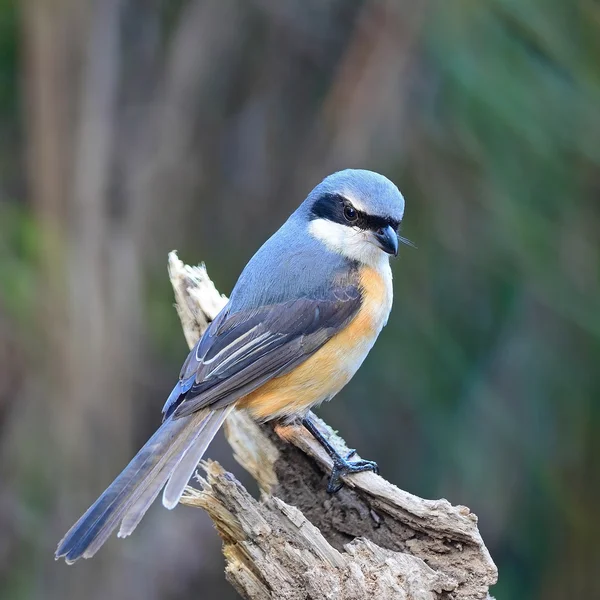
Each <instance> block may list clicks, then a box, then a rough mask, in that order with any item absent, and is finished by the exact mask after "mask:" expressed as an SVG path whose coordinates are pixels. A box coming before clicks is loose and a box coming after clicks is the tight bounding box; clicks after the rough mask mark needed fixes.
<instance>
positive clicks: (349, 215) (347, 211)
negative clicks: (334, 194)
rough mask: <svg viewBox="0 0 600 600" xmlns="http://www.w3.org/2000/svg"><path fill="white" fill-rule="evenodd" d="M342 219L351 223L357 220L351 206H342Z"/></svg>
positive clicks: (356, 215) (356, 214)
mask: <svg viewBox="0 0 600 600" xmlns="http://www.w3.org/2000/svg"><path fill="white" fill-rule="evenodd" d="M344 217H345V219H346V221H350V222H351V223H352V222H353V221H356V219H358V213H357V212H356V210H355V209H354V208H353V207H352V206H350V205H349V204H346V206H344Z"/></svg>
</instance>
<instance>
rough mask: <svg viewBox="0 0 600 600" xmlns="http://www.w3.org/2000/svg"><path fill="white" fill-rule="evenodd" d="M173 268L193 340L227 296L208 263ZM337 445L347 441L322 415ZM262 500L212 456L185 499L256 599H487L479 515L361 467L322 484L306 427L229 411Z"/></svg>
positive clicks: (489, 564) (323, 471)
mask: <svg viewBox="0 0 600 600" xmlns="http://www.w3.org/2000/svg"><path fill="white" fill-rule="evenodd" d="M169 275H170V277H171V282H172V284H173V288H174V290H175V297H176V301H177V311H178V313H179V316H180V318H181V322H182V326H183V329H184V333H185V336H186V340H187V342H188V344H189V345H190V347H191V346H193V344H194V343H195V342H196V340H197V339H198V337H199V336H200V335H201V333H202V331H203V330H204V329H205V328H206V326H207V324H208V323H209V322H210V321H211V320H212V319H213V318H214V317H215V316H216V314H217V313H218V311H219V310H220V309H221V308H222V306H223V305H224V303H225V302H226V298H225V297H224V296H222V295H220V294H219V293H218V291H217V290H216V288H215V286H214V285H213V283H212V281H211V280H210V278H209V277H208V274H207V272H206V269H205V267H204V266H200V267H189V266H187V265H184V264H183V263H182V262H181V261H180V260H179V259H178V258H177V256H176V254H175V253H171V255H170V256H169ZM317 423H318V424H319V427H320V428H321V430H322V432H323V433H324V434H325V435H327V436H328V438H329V439H330V441H331V442H332V443H333V444H334V445H335V446H336V447H337V448H339V449H340V450H342V451H343V450H345V449H346V445H345V443H344V441H343V440H342V439H341V438H340V437H339V436H337V435H336V434H335V433H334V432H333V431H331V429H330V428H329V427H328V426H327V425H326V424H325V423H324V422H323V421H320V420H318V419H317ZM225 433H226V436H227V439H228V441H229V443H230V445H231V447H232V449H233V451H234V455H235V458H236V460H237V461H238V462H239V463H240V464H241V465H242V466H243V467H244V468H245V469H246V470H247V471H248V472H249V473H250V474H251V475H252V476H253V477H254V478H255V479H256V481H257V483H258V485H259V487H260V490H261V499H260V501H257V500H255V499H254V498H252V497H251V496H250V494H249V493H248V492H247V491H246V490H245V489H244V487H243V486H242V485H241V484H240V483H239V482H238V481H237V480H236V479H235V478H234V477H233V476H232V475H231V474H230V473H227V472H225V471H224V470H223V469H222V467H221V466H220V465H218V464H217V463H215V462H207V463H203V467H204V469H205V471H206V477H205V478H202V477H198V480H199V482H200V484H201V489H200V490H196V489H193V488H187V493H186V494H185V495H184V497H183V499H182V502H183V503H184V504H187V505H189V506H199V507H201V508H204V509H205V510H206V511H207V512H208V514H209V515H210V517H211V518H212V520H213V522H214V524H215V527H216V528H217V531H218V532H219V534H220V535H221V537H222V539H223V553H224V556H225V559H226V561H227V566H226V575H227V578H228V580H229V581H230V582H231V583H232V585H233V586H234V587H235V588H236V589H237V590H238V592H239V593H240V594H241V595H242V596H243V597H244V598H247V599H250V600H263V599H267V598H268V599H282V600H296V599H298V600H300V599H304V600H308V599H309V600H321V599H323V600H325V599H336V600H350V599H353V600H355V599H356V600H358V599H362V598H372V597H376V598H382V599H386V600H387V599H390V600H391V599H396V598H398V599H414V600H441V599H448V600H449V599H451V598H452V599H454V598H455V599H457V600H458V599H461V600H471V599H476V598H477V599H485V598H489V595H488V589H489V586H491V585H493V584H494V583H495V582H496V579H497V570H496V566H495V565H494V563H493V561H492V559H491V557H490V555H489V552H488V551H487V549H486V547H485V545H484V543H483V540H482V539H481V536H480V535H479V531H478V529H477V517H476V516H475V515H474V514H473V513H471V512H470V510H469V509H468V508H466V507H464V506H452V505H451V504H450V503H449V502H448V501H447V500H424V499H422V498H419V497H417V496H414V495H412V494H409V493H408V492H405V491H403V490H400V489H398V488H397V487H395V486H394V485H392V484H391V483H389V482H388V481H386V480H385V479H383V478H382V477H380V476H379V475H375V474H374V473H371V472H364V473H358V474H355V475H352V476H350V477H348V478H346V479H345V482H346V486H345V487H344V488H343V489H342V490H340V492H338V493H337V494H335V495H333V496H332V495H330V494H328V493H327V492H326V491H325V488H326V482H327V474H328V472H329V471H330V469H331V459H330V458H329V457H328V456H327V454H326V453H325V452H324V451H323V449H322V448H321V447H320V446H319V444H318V443H317V442H316V441H315V440H314V438H313V437H312V436H311V435H310V434H309V433H308V432H307V431H306V430H305V429H304V428H303V427H302V426H300V425H293V424H291V425H282V424H279V425H275V426H272V425H269V424H266V425H264V424H257V423H255V422H254V421H252V420H251V419H250V418H249V417H248V415H247V414H245V413H243V412H234V413H232V415H231V416H230V417H229V418H228V420H227V422H226V426H225Z"/></svg>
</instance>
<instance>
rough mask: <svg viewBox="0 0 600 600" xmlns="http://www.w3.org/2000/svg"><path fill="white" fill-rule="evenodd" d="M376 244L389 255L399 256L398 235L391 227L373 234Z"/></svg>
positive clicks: (388, 226)
mask: <svg viewBox="0 0 600 600" xmlns="http://www.w3.org/2000/svg"><path fill="white" fill-rule="evenodd" d="M373 238H374V240H373V241H374V243H375V245H376V246H377V247H378V248H381V249H382V250H383V251H384V252H387V253H388V254H393V255H394V256H398V234H397V233H396V232H395V231H394V230H393V229H392V227H391V226H390V225H387V226H386V227H381V228H380V229H378V230H377V231H375V232H373Z"/></svg>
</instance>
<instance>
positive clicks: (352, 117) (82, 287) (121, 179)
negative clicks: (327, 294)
mask: <svg viewBox="0 0 600 600" xmlns="http://www.w3.org/2000/svg"><path fill="white" fill-rule="evenodd" d="M599 109H600V4H599V3H598V2H597V1H596V0H573V1H572V2H566V1H565V0H545V1H543V2H542V1H541V0H531V1H524V0H491V1H489V2H481V1H480V0H477V1H475V0H470V1H469V0H463V1H456V2H449V1H447V0H437V1H436V0H431V1H422V2H414V1H411V0H398V1H391V0H390V1H389V2H385V1H379V0H363V1H351V0H304V1H300V0H96V1H93V0H21V1H20V2H19V1H17V0H0V455H1V456H0V531H1V534H0V597H1V598H3V599H4V598H6V599H7V600H8V599H10V600H25V599H27V600H29V599H44V600H45V599H50V600H54V599H75V598H86V599H91V600H94V599H100V598H127V599H132V600H137V599H140V600H141V599H142V598H143V599H145V600H147V599H150V600H152V599H157V600H158V599H168V600H183V599H188V598H199V597H201V598H206V599H212V598H215V599H216V598H219V599H221V598H223V599H229V598H234V597H235V595H234V593H233V591H232V590H231V589H230V588H229V587H228V585H227V583H226V582H225V580H224V576H223V561H222V558H221V555H220V544H219V540H218V537H217V535H216V534H215V532H214V531H213V530H212V528H211V525H210V522H209V521H208V519H207V518H206V516H205V515H204V514H202V513H201V511H198V510H191V509H186V508H179V509H178V510H176V511H174V512H172V513H168V512H167V511H165V510H162V509H160V508H159V507H155V509H153V510H152V511H151V512H150V513H149V515H148V516H147V517H146V519H145V520H144V522H143V523H142V525H141V526H140V527H139V528H138V530H137V531H136V532H135V535H134V536H133V537H132V538H131V539H128V540H126V541H116V540H115V539H113V540H111V541H110V542H109V543H108V544H107V546H106V547H105V548H103V550H102V551H101V552H100V554H99V555H98V556H97V557H96V558H95V559H94V560H93V561H87V562H85V563H82V564H80V563H78V564H77V565H76V566H75V567H70V568H68V567H67V566H65V565H64V564H63V563H55V562H54V560H53V552H54V548H55V545H56V542H57V540H58V539H59V538H60V537H61V535H62V534H63V533H64V531H65V529H66V528H67V527H68V526H70V525H71V523H72V522H73V521H74V520H75V519H76V518H77V517H78V516H79V515H80V514H81V512H82V511H83V510H84V509H85V508H87V506H88V505H89V503H90V502H91V501H93V500H94V499H95V498H96V496H97V495H98V494H99V493H100V492H101V491H102V490H103V489H104V487H105V486H106V485H107V484H108V483H109V482H110V481H111V480H112V478H113V477H114V476H115V475H116V474H117V473H118V471H120V469H121V468H122V467H123V466H124V465H125V464H126V462H127V461H128V460H129V458H130V457H131V456H132V454H133V453H134V451H135V450H136V449H137V448H138V447H139V446H140V445H141V444H142V443H143V442H144V441H145V439H146V438H147V436H148V435H149V434H150V433H151V432H152V431H153V430H154V428H155V427H156V426H157V424H158V423H159V411H160V407H161V406H162V402H163V401H164V398H165V396H166V394H168V392H169V391H170V389H171V387H172V385H173V382H174V381H175V378H176V377H177V374H178V370H179V366H180V364H181V362H182V361H183V359H184V357H185V355H186V347H185V343H184V340H183V336H182V333H181V330H180V327H179V324H178V320H177V317H176V314H175V311H174V310H173V308H172V302H173V298H172V293H171V290H170V288H169V283H168V280H167V274H166V257H167V252H168V251H169V250H171V249H173V248H177V249H178V250H179V251H180V256H181V257H182V259H183V260H185V261H187V262H190V263H195V262H199V261H206V263H207V266H208V270H209V273H210V274H211V275H212V277H213V278H214V280H215V282H216V283H217V286H218V288H219V289H220V290H221V291H222V292H224V293H229V292H230V290H231V287H232V285H233V284H234V282H235V278H236V275H237V274H238V273H239V272H240V270H241V268H242V267H243V266H244V264H245V263H246V261H247V260H248V259H249V257H250V256H251V255H252V253H253V252H254V251H255V250H256V249H257V248H258V246H259V245H260V244H261V243H262V242H263V241H264V240H265V239H266V237H267V236H269V235H270V234H271V233H272V232H273V231H274V230H275V229H277V228H278V227H279V225H280V224H281V223H282V222H283V220H284V219H285V218H286V217H287V215H288V214H289V213H290V212H291V211H292V210H293V209H294V208H295V207H296V206H297V205H298V204H299V203H300V202H301V200H302V199H303V198H304V197H305V195H306V194H307V192H308V191H309V190H310V189H311V188H312V187H313V186H314V185H315V184H316V183H318V182H319V181H320V180H321V179H322V178H323V177H324V176H325V175H327V174H329V173H330V172H332V171H334V170H337V169H340V168H345V167H363V168H370V169H374V170H377V171H380V172H382V173H384V174H385V175H387V176H388V177H390V178H391V179H393V180H394V181H395V182H396V183H397V184H398V185H399V187H400V189H401V190H402V191H403V193H404V195H405V197H406V202H407V208H406V215H405V223H404V227H403V234H404V235H405V236H407V237H408V238H410V239H411V240H413V241H414V242H415V243H416V245H417V246H418V249H417V250H414V249H411V248H407V247H405V248H404V250H403V251H402V253H401V256H400V258H399V260H397V261H396V262H395V263H394V265H393V269H394V275H395V292H396V299H395V306H394V311H393V314H392V318H391V320H390V323H389V325H388V327H387V328H386V329H385V330H384V332H383V333H382V335H381V337H380V339H379V342H378V344H377V345H376V346H375V349H374V351H373V352H372V353H371V355H370V357H369V358H368V359H367V361H366V363H365V365H364V367H363V368H362V369H361V370H360V372H359V374H358V375H357V376H356V378H355V379H354V380H353V382H352V384H351V385H349V386H348V387H347V388H346V389H345V390H344V391H343V393H342V394H341V395H340V397H338V398H337V399H336V400H335V401H334V402H332V403H330V404H329V405H327V406H324V407H323V408H322V409H321V410H320V411H319V412H320V414H321V415H322V416H323V417H324V418H325V419H326V420H327V421H328V422H329V423H330V424H331V425H332V426H333V427H335V428H336V429H339V430H340V432H341V433H342V435H343V436H344V437H345V439H346V440H347V441H348V443H349V444H350V445H352V446H353V447H358V448H359V449H360V452H361V454H362V455H363V456H365V457H368V458H371V459H374V460H377V461H378V462H379V465H380V467H381V470H382V473H383V474H384V476H385V477H387V478H388V479H390V480H391V481H392V482H394V483H396V484H398V485H399V486H401V487H403V488H404V489H406V490H409V491H411V492H413V493H415V494H419V495H422V496H425V497H430V498H437V497H446V498H448V499H449V500H450V501H451V502H453V503H456V504H466V505H468V506H469V507H470V508H471V509H472V510H473V511H474V512H476V513H477V514H478V515H479V517H480V527H481V532H482V535H483V538H484V540H485V541H486V543H487V546H488V548H489V550H490V552H491V554H492V557H493V558H494V560H495V561H496V563H497V565H498V568H499V577H500V578H499V583H498V585H497V586H496V587H495V589H494V591H493V593H494V595H495V596H496V597H497V598H498V599H499V600H504V599H511V600H512V599H542V598H543V599H544V600H555V599H556V600H564V598H577V599H579V598H581V599H583V598H586V599H590V600H591V599H592V598H600V578H599V577H598V574H597V572H598V567H599V566H600V551H599V546H600V545H599V544H598V539H600V518H599V516H598V509H599V508H600V468H599V464H600V430H599V425H600V252H599V243H598V242H599V237H600V236H599V233H600V204H599V200H600V110H599ZM209 455H210V456H211V457H213V458H217V459H219V460H221V461H222V462H223V463H224V464H225V465H226V466H227V467H228V468H231V469H232V470H233V471H234V472H235V473H236V474H237V475H238V476H239V477H241V478H244V477H245V475H244V473H243V472H241V469H240V468H239V467H238V466H237V465H236V464H235V463H234V462H233V461H232V459H231V454H230V450H229V448H228V447H227V445H226V444H225V442H224V440H223V439H222V437H219V438H218V439H217V440H216V441H215V443H214V444H213V446H212V448H211V450H210V451H209ZM244 480H245V481H247V479H244Z"/></svg>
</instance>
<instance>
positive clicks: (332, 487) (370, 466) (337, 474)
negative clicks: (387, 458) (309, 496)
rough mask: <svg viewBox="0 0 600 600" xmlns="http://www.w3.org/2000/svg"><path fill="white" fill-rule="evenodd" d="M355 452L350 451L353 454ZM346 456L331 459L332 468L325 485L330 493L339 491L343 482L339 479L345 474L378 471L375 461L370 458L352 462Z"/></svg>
mask: <svg viewBox="0 0 600 600" xmlns="http://www.w3.org/2000/svg"><path fill="white" fill-rule="evenodd" d="M355 453H356V452H352V454H355ZM350 456H351V455H349V456H348V457H346V458H345V459H344V458H342V457H339V459H338V460H336V459H334V461H333V469H332V470H331V476H330V478H329V484H328V485H327V491H328V492H329V493H330V494H335V493H336V492H339V491H340V490H341V489H342V487H344V483H343V481H342V480H341V478H342V477H344V476H345V475H351V474H352V473H362V472H363V471H373V473H377V474H378V473H379V467H378V466H377V463H376V462H373V461H372V460H357V461H354V462H350V461H349V460H348V458H349V457H350Z"/></svg>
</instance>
